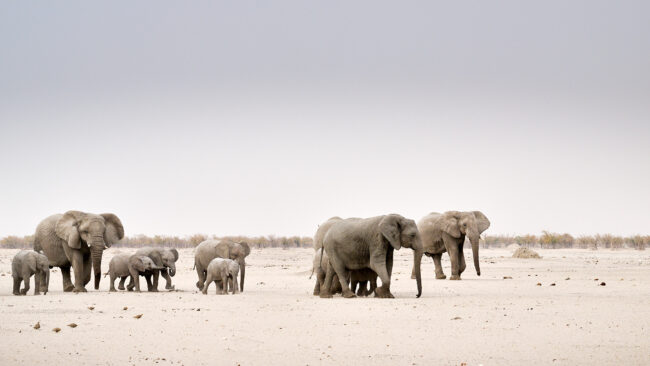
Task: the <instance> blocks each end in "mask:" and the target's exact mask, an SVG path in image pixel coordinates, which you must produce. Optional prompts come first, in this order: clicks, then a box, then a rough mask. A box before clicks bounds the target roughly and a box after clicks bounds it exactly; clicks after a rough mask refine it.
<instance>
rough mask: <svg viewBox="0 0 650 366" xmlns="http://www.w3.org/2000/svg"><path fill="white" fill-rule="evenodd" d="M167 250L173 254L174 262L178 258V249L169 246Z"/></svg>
mask: <svg viewBox="0 0 650 366" xmlns="http://www.w3.org/2000/svg"><path fill="white" fill-rule="evenodd" d="M169 251H170V252H171V253H172V254H173V255H174V262H176V261H177V260H178V250H176V248H171V249H170V250H169Z"/></svg>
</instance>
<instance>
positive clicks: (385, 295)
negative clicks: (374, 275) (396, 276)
mask: <svg viewBox="0 0 650 366" xmlns="http://www.w3.org/2000/svg"><path fill="white" fill-rule="evenodd" d="M375 296H376V297H379V298H382V299H394V298H395V296H393V294H391V293H390V290H387V289H385V288H383V287H377V289H376V290H375Z"/></svg>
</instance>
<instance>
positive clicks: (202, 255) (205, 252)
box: [194, 240, 251, 292]
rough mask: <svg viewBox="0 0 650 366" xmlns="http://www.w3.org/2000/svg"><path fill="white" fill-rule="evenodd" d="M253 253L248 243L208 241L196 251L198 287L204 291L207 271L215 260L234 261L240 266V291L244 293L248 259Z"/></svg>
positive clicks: (195, 261) (198, 246) (197, 247)
mask: <svg viewBox="0 0 650 366" xmlns="http://www.w3.org/2000/svg"><path fill="white" fill-rule="evenodd" d="M250 253H251V249H250V247H249V246H248V243H246V242H241V243H235V242H234V241H231V240H206V241H204V242H202V243H201V244H199V245H197V246H196V249H195V251H194V266H195V268H196V273H197V275H198V276H199V280H198V281H197V282H196V287H198V289H199V290H203V284H204V283H205V278H206V275H207V273H206V271H207V269H208V265H209V264H210V261H212V260H213V259H214V258H224V259H232V260H234V261H236V262H237V264H239V272H240V274H241V279H240V286H239V290H240V291H241V292H244V277H245V276H246V257H247V256H248V255H249V254H250Z"/></svg>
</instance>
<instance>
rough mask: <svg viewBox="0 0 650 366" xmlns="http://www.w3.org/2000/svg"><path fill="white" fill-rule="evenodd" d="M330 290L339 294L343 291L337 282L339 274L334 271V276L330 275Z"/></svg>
mask: <svg viewBox="0 0 650 366" xmlns="http://www.w3.org/2000/svg"><path fill="white" fill-rule="evenodd" d="M330 292H331V293H333V294H340V293H342V292H343V288H342V287H341V283H340V282H339V275H337V274H336V273H334V276H333V277H332V288H331V289H330Z"/></svg>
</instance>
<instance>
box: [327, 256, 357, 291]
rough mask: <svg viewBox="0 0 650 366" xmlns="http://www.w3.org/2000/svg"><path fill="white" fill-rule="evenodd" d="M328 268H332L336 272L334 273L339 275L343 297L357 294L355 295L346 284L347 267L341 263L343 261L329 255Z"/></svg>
mask: <svg viewBox="0 0 650 366" xmlns="http://www.w3.org/2000/svg"><path fill="white" fill-rule="evenodd" d="M330 268H333V269H334V271H335V272H336V275H337V276H339V283H340V284H341V292H342V294H343V297H345V298H351V297H357V295H355V294H354V292H352V291H351V290H350V287H349V286H348V274H347V269H346V268H345V265H343V262H342V261H341V260H340V259H339V258H337V257H336V256H332V257H330Z"/></svg>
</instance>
